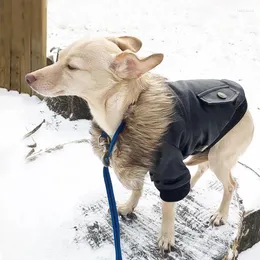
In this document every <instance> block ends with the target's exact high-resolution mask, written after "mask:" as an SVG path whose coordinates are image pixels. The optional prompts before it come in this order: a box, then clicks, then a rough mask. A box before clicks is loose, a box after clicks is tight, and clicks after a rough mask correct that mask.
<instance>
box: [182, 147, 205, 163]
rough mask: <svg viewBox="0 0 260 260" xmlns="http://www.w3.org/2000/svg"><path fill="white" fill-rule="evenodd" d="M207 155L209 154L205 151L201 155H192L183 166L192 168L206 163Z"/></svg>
mask: <svg viewBox="0 0 260 260" xmlns="http://www.w3.org/2000/svg"><path fill="white" fill-rule="evenodd" d="M208 154H209V151H208V150H207V151H205V152H203V153H198V154H195V155H192V157H191V158H190V159H189V160H188V161H187V162H185V164H186V165H187V166H194V165H197V164H201V163H203V162H206V161H208Z"/></svg>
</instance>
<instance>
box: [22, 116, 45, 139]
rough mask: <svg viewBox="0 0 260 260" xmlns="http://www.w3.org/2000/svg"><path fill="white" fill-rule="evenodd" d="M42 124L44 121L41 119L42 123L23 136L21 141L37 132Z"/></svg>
mask: <svg viewBox="0 0 260 260" xmlns="http://www.w3.org/2000/svg"><path fill="white" fill-rule="evenodd" d="M43 123H45V119H43V121H42V122H41V123H40V124H39V125H37V126H36V127H35V128H34V129H33V130H31V131H30V132H29V133H27V134H25V135H24V137H23V140H24V139H26V138H28V137H29V136H31V135H32V134H34V133H35V132H36V131H37V130H39V129H40V127H41V126H42V124H43Z"/></svg>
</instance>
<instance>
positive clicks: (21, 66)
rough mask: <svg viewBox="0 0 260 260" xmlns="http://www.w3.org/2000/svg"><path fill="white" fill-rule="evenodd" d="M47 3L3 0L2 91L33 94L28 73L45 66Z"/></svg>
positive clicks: (0, 7) (0, 34)
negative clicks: (27, 77) (26, 78)
mask: <svg viewBox="0 0 260 260" xmlns="http://www.w3.org/2000/svg"><path fill="white" fill-rule="evenodd" d="M46 16H47V4H46V0H0V87H2V88H6V89H8V90H17V91H18V92H19V93H21V92H22V93H28V94H31V89H30V87H29V86H28V85H27V84H26V82H25V79H24V76H25V74H26V73H28V72H31V71H33V70H36V69H39V68H41V67H44V66H46V33H47V19H46Z"/></svg>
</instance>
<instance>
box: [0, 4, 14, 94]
mask: <svg viewBox="0 0 260 260" xmlns="http://www.w3.org/2000/svg"><path fill="white" fill-rule="evenodd" d="M11 17H12V9H11V1H10V0H0V87H1V88H6V89H10V56H11V49H10V47H11V46H10V41H11V28H12V27H11V26H12V23H11Z"/></svg>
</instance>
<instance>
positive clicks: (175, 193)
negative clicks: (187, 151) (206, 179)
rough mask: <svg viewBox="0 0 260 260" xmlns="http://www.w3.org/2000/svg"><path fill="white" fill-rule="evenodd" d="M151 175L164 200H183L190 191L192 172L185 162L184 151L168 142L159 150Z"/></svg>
mask: <svg viewBox="0 0 260 260" xmlns="http://www.w3.org/2000/svg"><path fill="white" fill-rule="evenodd" d="M150 176H151V180H152V181H153V182H154V185H155V187H156V188H157V189H158V190H159V191H160V197H161V199H162V200H163V201H166V202H176V201H179V200H182V199H183V198H185V197H186V196H187V195H188V193H189V191H190V172H189V170H188V168H187V167H186V165H185V164H184V162H183V156H182V153H181V151H180V150H179V149H178V148H177V147H175V146H173V145H170V144H168V143H164V144H163V146H162V147H161V149H160V151H159V152H158V156H157V163H156V165H155V167H154V169H153V170H152V171H150Z"/></svg>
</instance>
